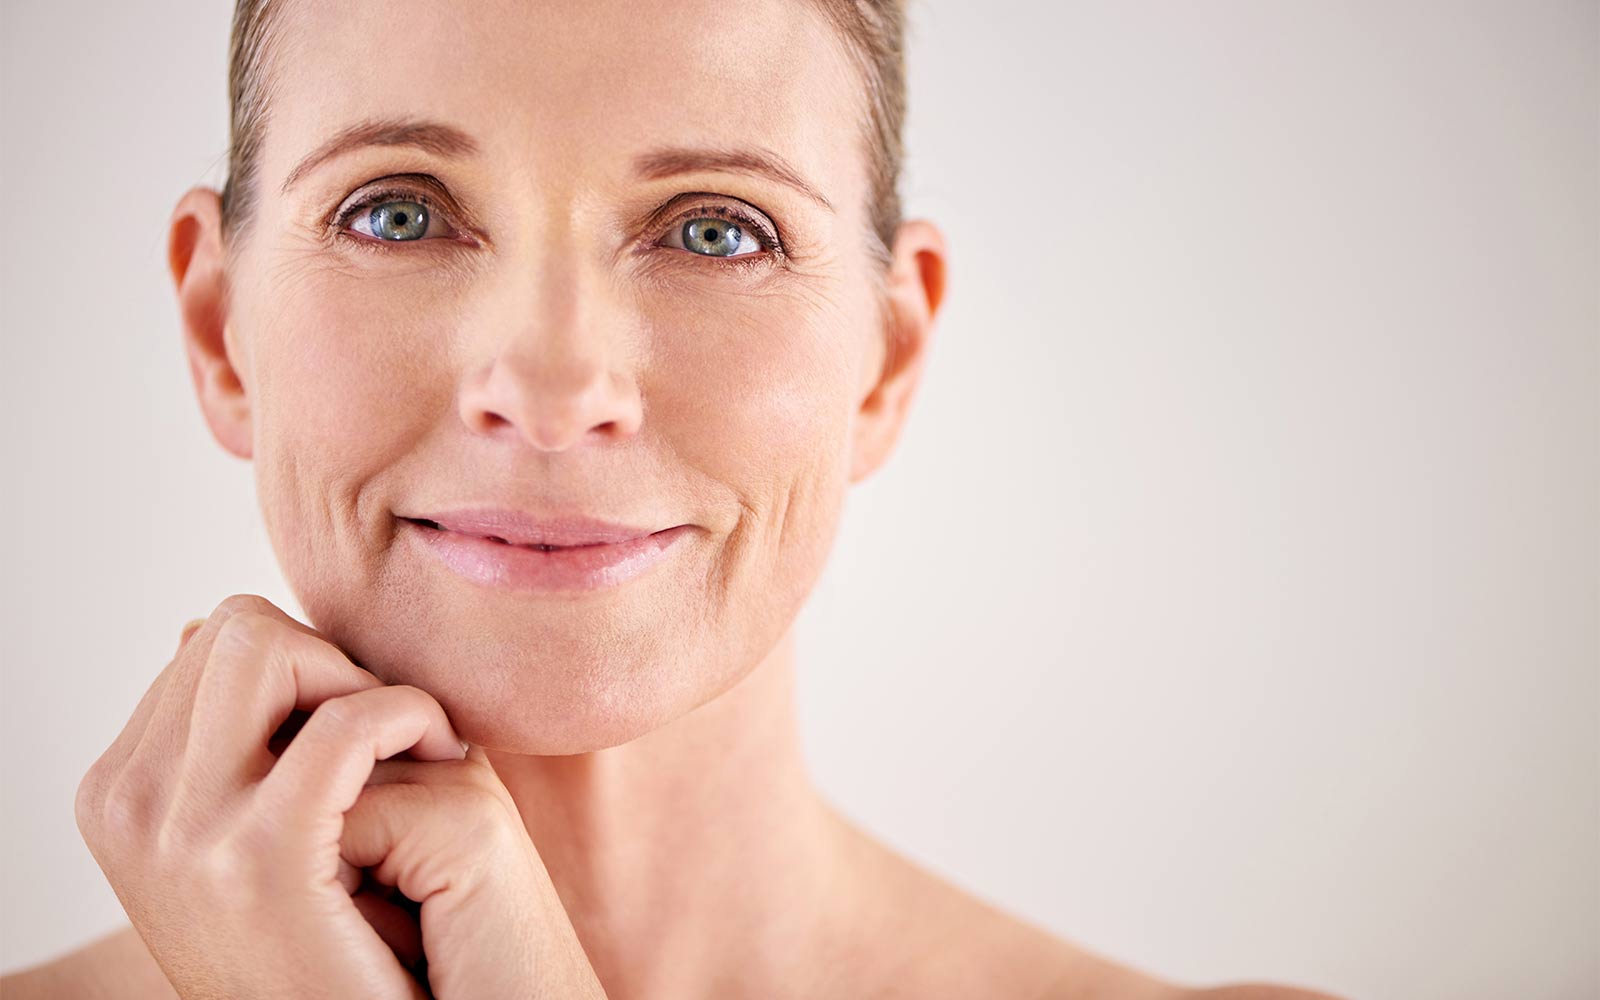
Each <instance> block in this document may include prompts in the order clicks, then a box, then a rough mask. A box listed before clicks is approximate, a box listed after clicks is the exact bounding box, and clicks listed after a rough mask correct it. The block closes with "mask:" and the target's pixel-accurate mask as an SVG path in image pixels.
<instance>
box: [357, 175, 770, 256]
mask: <svg viewBox="0 0 1600 1000" xmlns="http://www.w3.org/2000/svg"><path fill="white" fill-rule="evenodd" d="M703 194H708V192H695V195H703ZM387 201H414V202H416V203H418V204H419V205H422V206H424V207H426V208H427V210H428V213H429V214H430V215H432V214H434V213H436V212H437V213H438V214H440V215H442V216H444V218H445V219H446V220H449V219H450V218H451V213H450V211H449V210H448V209H446V208H444V207H443V206H441V205H440V204H439V200H438V199H437V198H435V197H433V196H431V195H429V194H428V193H427V192H426V191H423V190H420V189H417V188H411V187H386V188H380V189H378V190H375V191H372V192H370V193H369V194H367V195H366V196H365V197H363V198H362V199H361V200H360V201H358V202H356V203H355V204H353V205H350V206H349V207H347V208H346V209H344V211H342V212H340V213H338V215H337V217H336V218H334V219H333V220H332V222H331V223H330V226H331V227H332V228H333V229H334V236H335V237H338V238H341V239H344V240H346V241H348V242H350V243H354V244H355V245H356V246H357V247H359V248H360V249H362V250H365V251H370V252H376V253H392V252H395V251H394V250H393V248H392V247H388V246H382V245H380V244H392V243H422V242H427V241H425V240H384V239H377V238H375V237H368V236H361V235H359V234H352V233H350V232H348V231H347V227H348V226H349V225H350V223H351V222H352V221H353V220H355V219H356V217H357V216H359V215H360V214H361V213H362V212H364V211H368V210H370V209H372V208H373V207H375V206H377V205H381V204H383V203H384V202H387ZM711 216H715V217H717V218H722V219H732V220H733V221H735V222H738V223H740V224H741V225H744V226H746V227H748V228H749V229H750V231H751V232H753V233H754V234H755V235H756V238H757V239H759V240H760V241H761V242H762V243H764V244H766V246H767V249H766V250H765V251H763V252H760V253H748V254H737V255H734V256H731V257H718V256H716V255H714V254H697V253H695V252H694V251H692V250H679V248H677V247H669V246H666V245H665V244H663V243H662V242H661V241H662V240H663V239H665V237H666V235H667V234H668V233H670V232H672V229H673V227H675V226H681V225H683V224H684V223H685V222H688V221H689V220H691V219H702V218H708V217H711ZM650 248H651V249H662V250H678V252H679V253H682V254H686V255H689V256H693V257H699V258H702V259H705V260H710V261H712V262H714V263H715V264H716V266H719V267H726V268H732V269H734V270H737V271H743V272H749V271H754V270H757V269H761V268H766V267H770V266H772V265H773V264H774V263H777V262H780V261H782V260H783V259H784V258H785V257H786V256H787V255H788V248H786V247H785V246H784V244H783V240H782V238H781V237H780V236H779V235H778V234H777V232H776V231H775V230H773V229H772V228H771V227H769V226H768V225H767V224H766V223H764V222H761V221H760V220H758V219H756V218H755V217H754V216H752V215H750V214H748V213H746V212H741V211H739V210H738V209H736V208H731V207H729V206H726V205H718V204H702V205H696V206H693V207H692V208H690V209H689V210H688V211H685V212H682V213H679V214H678V215H676V216H674V218H673V220H672V222H670V223H669V224H668V225H666V226H665V227H662V229H661V231H660V233H659V234H658V235H657V236H656V237H655V239H654V240H653V241H652V242H651V243H650ZM401 252H406V251H401Z"/></svg>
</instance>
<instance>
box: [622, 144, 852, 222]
mask: <svg viewBox="0 0 1600 1000" xmlns="http://www.w3.org/2000/svg"><path fill="white" fill-rule="evenodd" d="M633 169H634V173H635V174H637V175H638V176H639V177H641V178H644V179H645V180H659V179H660V178H663V177H672V176H675V175H677V174H687V173H693V172H695V171H697V170H720V171H727V172H731V173H736V174H752V175H755V176H758V177H767V178H770V179H772V180H775V181H778V182H779V183H781V184H786V185H788V186H789V187H792V188H794V189H795V190H796V191H799V192H800V193H801V194H803V195H805V196H806V197H807V198H810V199H811V200H812V201H814V202H816V203H817V204H819V205H821V206H822V207H823V208H825V209H827V210H828V211H830V212H832V211H833V210H834V208H833V204H832V203H831V202H829V201H828V199H827V198H824V197H823V196H822V192H821V191H818V190H817V189H816V188H815V187H813V186H812V185H810V184H808V183H807V182H806V180H805V178H803V177H801V176H800V174H799V172H798V171H796V170H795V169H794V168H793V167H791V166H789V164H788V163H786V162H784V160H783V157H781V156H779V155H778V154H777V153H774V152H772V151H771V150H767V149H761V148H759V147H751V148H746V149H716V148H712V147H688V146H674V147H671V148H667V149H658V150H655V151H653V152H649V153H643V154H641V155H640V156H639V157H638V158H636V159H635V160H634V166H633Z"/></svg>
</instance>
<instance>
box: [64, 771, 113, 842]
mask: <svg viewBox="0 0 1600 1000" xmlns="http://www.w3.org/2000/svg"><path fill="white" fill-rule="evenodd" d="M104 774H105V758H104V757H101V758H100V759H98V760H96V761H95V762H94V763H93V764H91V765H89V770H88V771H86V772H84V775H83V777H82V778H81V779H79V781H78V789H77V791H76V792H75V793H74V794H73V797H72V816H73V819H74V820H76V821H77V824H78V833H79V834H80V835H82V837H83V839H84V840H85V841H91V840H92V838H93V837H94V836H95V835H96V834H98V832H99V819H100V807H101V804H102V802H103V801H104V798H105V793H104V786H105V777H104Z"/></svg>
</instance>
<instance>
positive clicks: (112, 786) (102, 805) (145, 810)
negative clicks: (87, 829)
mask: <svg viewBox="0 0 1600 1000" xmlns="http://www.w3.org/2000/svg"><path fill="white" fill-rule="evenodd" d="M92 808H93V813H92V818H93V820H94V821H95V824H96V829H97V831H99V832H100V833H101V834H102V835H103V836H104V837H105V838H106V840H108V841H109V842H111V843H116V844H130V843H134V842H136V841H138V840H140V839H141V838H142V837H143V836H144V834H145V831H147V830H148V829H149V828H150V826H151V824H152V822H153V820H154V819H155V814H156V811H157V802H156V796H155V794H154V793H153V791H152V789H151V788H150V785H149V783H148V782H145V781H143V780H141V779H140V778H139V776H138V775H137V774H136V773H134V772H132V771H130V770H126V769H125V770H123V771H122V772H121V773H120V774H118V775H117V776H116V777H115V778H114V779H112V780H111V782H110V783H109V784H107V785H106V786H105V790H104V792H103V793H102V794H99V795H97V797H96V798H95V799H94V800H93V803H92Z"/></svg>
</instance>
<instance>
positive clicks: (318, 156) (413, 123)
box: [280, 118, 478, 193]
mask: <svg viewBox="0 0 1600 1000" xmlns="http://www.w3.org/2000/svg"><path fill="white" fill-rule="evenodd" d="M363 146H410V147H412V148H413V149H420V150H423V151H425V152H428V153H433V154H434V155H436V156H443V157H447V158H450V159H461V158H464V157H469V156H476V155H477V153H478V142H477V140H476V139H474V138H472V136H470V135H468V134H467V133H465V132H463V131H462V130H460V129H458V128H456V127H455V126H454V125H446V124H444V123H443V122H434V121H424V120H420V119H415V118H373V119H367V120H366V121H360V122H357V123H356V124H354V125H351V126H349V127H347V128H343V129H340V130H339V132H338V133H336V134H335V135H334V136H333V138H331V139H329V140H328V141H327V142H325V143H323V144H322V145H320V146H318V147H317V148H316V149H314V150H312V151H311V153H309V154H308V155H307V156H306V157H305V158H304V159H302V160H301V161H300V162H299V163H297V164H295V167H294V169H293V170H291V171H289V176H288V177H286V178H285V179H284V182H283V188H282V192H280V193H288V190H289V189H290V188H291V187H293V186H294V185H295V182H296V181H298V180H300V178H302V177H304V176H305V175H306V174H308V173H310V172H311V171H312V170H314V169H316V168H317V167H319V166H321V165H322V164H323V163H324V162H326V161H328V160H331V159H333V158H334V157H336V156H342V155H344V154H345V153H348V152H350V151H352V150H355V149H360V148H361V147H363Z"/></svg>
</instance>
